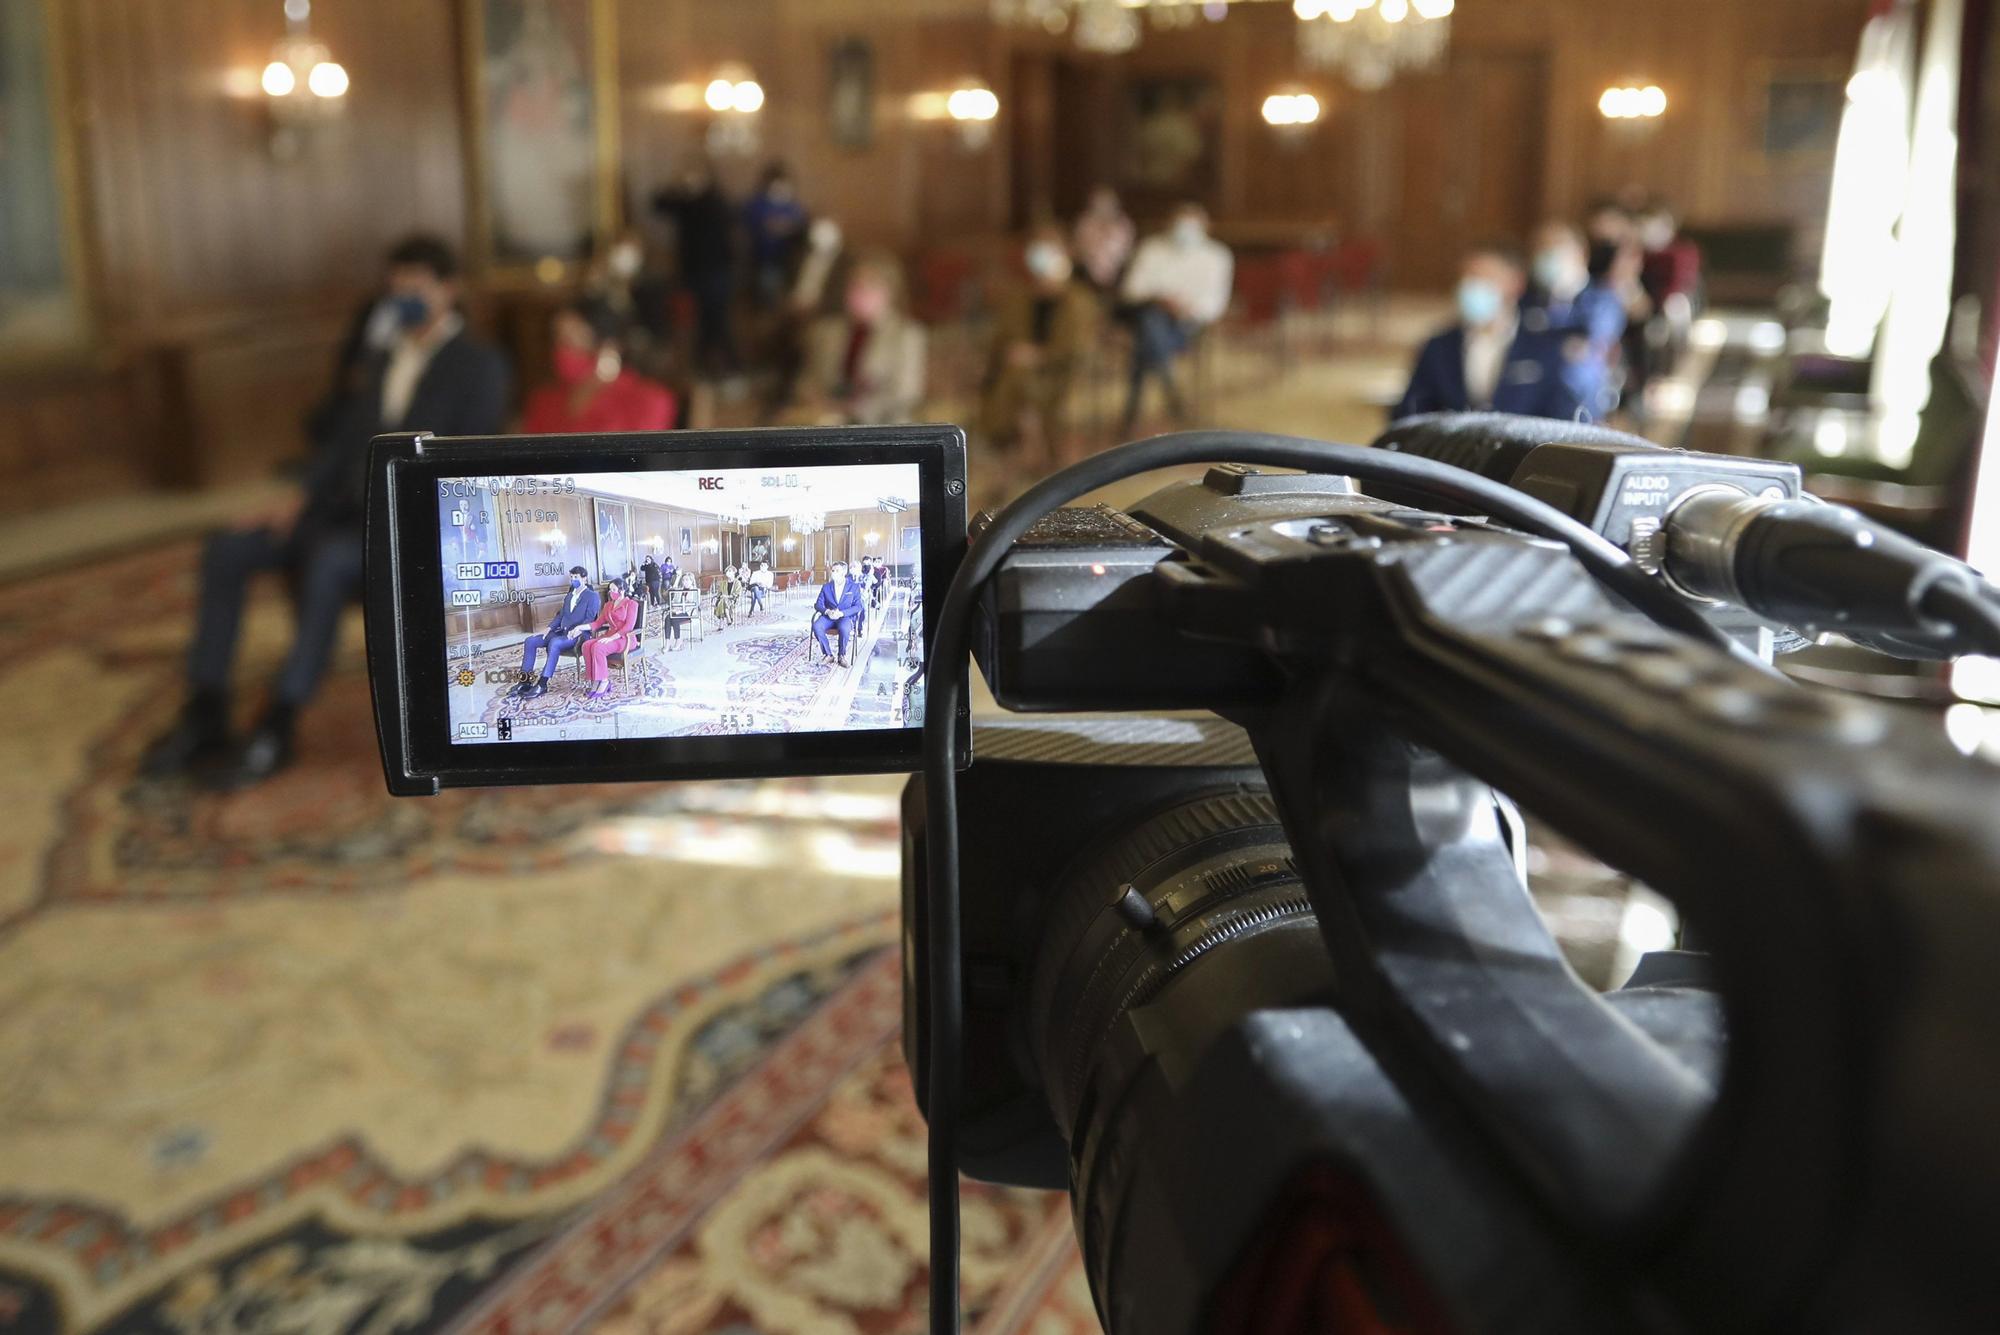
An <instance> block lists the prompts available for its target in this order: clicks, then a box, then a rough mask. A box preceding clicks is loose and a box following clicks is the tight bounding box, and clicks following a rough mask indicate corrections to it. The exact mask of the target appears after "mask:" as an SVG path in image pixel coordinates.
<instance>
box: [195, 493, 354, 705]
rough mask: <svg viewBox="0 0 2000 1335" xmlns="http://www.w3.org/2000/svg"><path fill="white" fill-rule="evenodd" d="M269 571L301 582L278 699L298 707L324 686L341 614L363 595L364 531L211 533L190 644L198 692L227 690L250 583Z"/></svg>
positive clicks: (204, 552) (277, 684)
mask: <svg viewBox="0 0 2000 1335" xmlns="http://www.w3.org/2000/svg"><path fill="white" fill-rule="evenodd" d="M268 570H284V571H288V572H290V573H291V574H292V575H293V577H294V581H295V582H294V589H295V592H296V595H297V599H298V606H297V609H296V611H297V614H298V628H297V632H296V634H295V635H294V637H293V639H292V647H291V651H290V652H289V653H287V654H286V655H285V661H284V664H283V666H281V667H280V668H279V669H278V677H277V681H276V682H275V683H274V686H273V697H274V699H275V700H276V701H277V703H279V704H282V705H286V706H289V707H291V708H294V709H296V708H298V707H299V706H301V705H303V704H305V703H306V701H308V700H310V699H311V698H312V695H313V692H314V691H315V690H317V689H318V688H319V683H320V679H321V678H322V677H323V676H324V675H325V674H326V664H327V660H328V659H329V658H331V657H332V656H333V641H334V637H335V635H337V634H338V633H339V630H340V614H341V612H342V611H344V610H345V609H346V607H347V604H348V603H349V602H350V601H351V600H352V599H353V598H354V597H355V595H356V594H358V593H359V592H360V591H361V535H360V534H359V533H357V532H352V531H349V530H344V529H336V530H323V531H319V532H296V533H293V534H291V535H289V536H281V535H279V534H278V533H277V532H276V531H274V530H272V529H268V528H254V529H225V530H223V531H222V532H220V533H216V534H213V535H211V536H210V538H209V540H208V544H207V546H205V547H204V548H203V549H202V554H201V598H200V606H199V610H198V611H197V612H196V613H195V623H194V642H193V643H192V644H190V645H189V646H188V685H189V686H190V687H192V688H193V689H194V690H196V691H198V692H215V693H220V692H222V691H226V690H227V689H228V687H229V678H230V676H231V675H232V673H233V670H234V667H235V663H236V642H237V640H238V639H239V638H240V637H241V634H242V630H243V606H244V603H245V602H246V601H248V599H249V595H250V581H251V579H252V577H254V576H256V575H258V574H261V573H263V572H264V571H268Z"/></svg>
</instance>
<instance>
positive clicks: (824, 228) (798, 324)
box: [764, 218, 846, 421]
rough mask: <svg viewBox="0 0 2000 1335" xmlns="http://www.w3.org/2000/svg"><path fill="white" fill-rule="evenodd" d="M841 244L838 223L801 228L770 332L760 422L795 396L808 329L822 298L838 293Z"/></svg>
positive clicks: (817, 222)
mask: <svg viewBox="0 0 2000 1335" xmlns="http://www.w3.org/2000/svg"><path fill="white" fill-rule="evenodd" d="M842 243H843V238H842V236H841V232H840V224H839V223H837V222H835V221H834V220H833V219H831V218H814V219H813V220H812V222H811V223H810V224H809V225H808V226H807V227H806V232H805V245H804V246H802V247H798V248H797V256H798V259H797V264H796V266H795V268H794V270H793V272H792V275H791V279H790V285H789V286H788V288H787V289H786V293H785V305H784V310H783V313H782V314H781V315H780V316H779V318H778V321H777V323H776V325H775V327H774V328H773V329H772V331H771V342H770V349H769V353H768V360H769V362H770V365H771V370H772V376H771V392H770V395H769V397H768V398H767V399H766V400H765V402H764V416H765V420H766V421H774V420H776V419H777V418H778V417H779V416H780V415H781V414H783V412H784V411H785V409H787V408H788V407H790V406H791V405H792V404H793V402H794V401H795V400H796V398H797V396H798V389H799V376H800V375H801V374H802V373H803V372H804V370H805V365H806V352H807V343H808V342H809V341H810V337H811V331H812V328H813V324H814V322H816V321H817V320H819V319H820V317H821V316H823V315H825V314H826V313H827V311H826V304H827V293H828V292H830V291H837V290H838V287H839V285H838V284H837V283H836V282H835V281H834V276H835V274H836V272H837V271H838V270H839V268H840V265H841V261H842V259H843V257H844V256H845V253H846V252H845V250H844V249H843V244H842Z"/></svg>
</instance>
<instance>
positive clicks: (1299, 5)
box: [1292, 0, 1327, 23]
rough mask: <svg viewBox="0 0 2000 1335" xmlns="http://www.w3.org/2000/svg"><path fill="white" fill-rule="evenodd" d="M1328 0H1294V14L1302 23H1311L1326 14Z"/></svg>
mask: <svg viewBox="0 0 2000 1335" xmlns="http://www.w3.org/2000/svg"><path fill="white" fill-rule="evenodd" d="M1326 10H1327V0H1292V12H1293V13H1294V14H1296V15H1298V16H1299V19H1300V21H1301V22H1305V23H1310V22H1312V20H1314V19H1316V18H1318V17H1319V16H1320V15H1322V14H1324V13H1326Z"/></svg>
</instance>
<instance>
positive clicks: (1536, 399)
mask: <svg viewBox="0 0 2000 1335" xmlns="http://www.w3.org/2000/svg"><path fill="white" fill-rule="evenodd" d="M1526 286H1527V273H1526V271H1525V268H1524V266H1523V265H1522V263H1521V257H1520V256H1519V255H1518V254H1516V253H1515V252H1514V251H1513V250H1511V249H1509V248H1508V247H1506V246H1500V245H1488V246H1481V247H1479V248H1477V249H1475V250H1473V251H1471V252H1469V253H1468V254H1467V255H1466V257H1465V262H1464V264H1463V266H1462V267H1461V270H1460V277H1459V282H1458V294H1457V295H1458V323H1457V324H1455V325H1453V326H1452V327H1451V328H1449V329H1447V330H1445V331H1444V332H1443V333H1441V334H1438V335H1437V336H1436V337H1434V338H1432V339H1431V340H1430V342H1428V343H1426V344H1424V346H1423V350H1422V351H1420V352H1419V353H1418V354H1417V364H1416V367H1415V368H1414V370H1412V372H1411V374H1410V386H1409V388H1408V389H1406V390H1404V391H1403V397H1402V400H1401V401H1400V402H1399V403H1397V404H1396V407H1395V409H1394V410H1393V412H1392V413H1391V416H1392V417H1395V418H1403V417H1409V416H1412V415H1413V414H1416V413H1437V412H1466V411H1468V410H1472V409H1479V410H1490V411H1493V412H1501V413H1519V414H1521V415H1523V416H1526V417H1557V418H1562V419H1564V420H1566V421H1568V420H1574V419H1577V418H1582V419H1584V420H1586V421H1587V420H1589V417H1590V413H1589V409H1588V408H1587V407H1586V406H1585V404H1584V403H1583V401H1582V400H1581V399H1580V398H1578V397H1577V392H1576V389H1575V387H1574V386H1573V385H1572V384H1571V383H1570V381H1569V379H1568V378H1567V377H1566V376H1565V375H1564V355H1563V344H1562V338H1561V336H1560V335H1557V334H1552V333H1536V332H1534V331H1533V330H1529V329H1524V328H1522V324H1521V318H1520V302H1521V293H1522V291H1523V290H1524V289H1525V288H1526Z"/></svg>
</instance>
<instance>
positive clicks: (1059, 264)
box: [1025, 241, 1070, 283]
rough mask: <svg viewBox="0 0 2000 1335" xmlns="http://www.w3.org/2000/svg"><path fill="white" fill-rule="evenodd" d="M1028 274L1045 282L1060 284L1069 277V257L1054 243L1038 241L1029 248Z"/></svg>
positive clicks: (1027, 258)
mask: <svg viewBox="0 0 2000 1335" xmlns="http://www.w3.org/2000/svg"><path fill="white" fill-rule="evenodd" d="M1025 258H1026V260H1027V265H1028V272H1029V273H1031V274H1033V275H1034V276H1035V277H1037V278H1039V279H1042V280H1043V281H1044V282H1050V283H1060V282H1061V281H1062V280H1063V279H1065V278H1068V277H1069V270H1070V263H1069V255H1068V253H1067V252H1066V251H1064V250H1063V248H1062V247H1061V246H1059V245H1057V244H1055V243H1054V242H1053V241H1037V242H1035V243H1034V244H1033V245H1031V246H1029V247H1028V253H1027V255H1026V257H1025Z"/></svg>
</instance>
